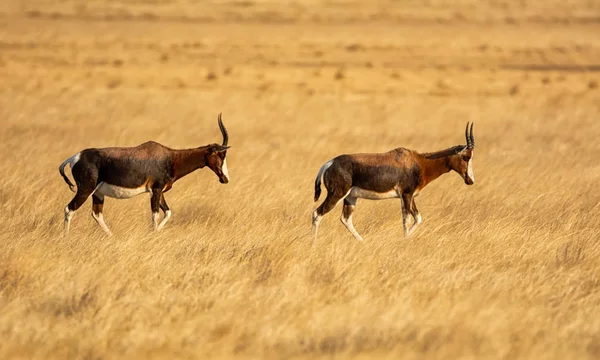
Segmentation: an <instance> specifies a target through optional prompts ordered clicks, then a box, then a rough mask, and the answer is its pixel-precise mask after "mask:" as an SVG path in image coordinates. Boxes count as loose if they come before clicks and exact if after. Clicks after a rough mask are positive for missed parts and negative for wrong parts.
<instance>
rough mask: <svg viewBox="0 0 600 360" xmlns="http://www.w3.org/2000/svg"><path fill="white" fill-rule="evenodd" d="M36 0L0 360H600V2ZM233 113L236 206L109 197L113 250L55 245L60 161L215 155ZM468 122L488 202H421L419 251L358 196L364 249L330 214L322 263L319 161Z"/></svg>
mask: <svg viewBox="0 0 600 360" xmlns="http://www.w3.org/2000/svg"><path fill="white" fill-rule="evenodd" d="M28 3H29V4H28V5H27V6H24V5H23V6H22V5H19V2H16V1H13V2H11V1H9V2H6V3H4V5H3V6H4V7H3V8H2V9H1V10H2V13H3V14H4V15H2V17H1V21H0V47H1V50H0V81H1V83H2V84H3V86H1V87H0V119H1V122H2V126H1V127H0V173H1V174H2V179H1V184H2V185H1V186H0V213H1V214H2V218H3V225H2V232H1V233H0V358H3V359H9V358H40V359H48V358H61V359H64V358H89V359H100V358H167V357H169V358H171V357H177V358H206V357H225V358H228V357H251V358H291V357H298V358H321V357H337V358H345V357H354V358H361V357H362V358H373V357H384V358H394V359H395V358H422V357H428V358H444V359H449V358H459V357H461V358H510V359H512V358H536V359H540V358H557V359H564V358H571V359H584V358H598V357H599V356H600V315H599V314H600V278H599V274H598V269H599V268H600V245H599V240H600V239H599V238H598V233H599V231H600V193H599V192H598V184H599V183H600V182H599V180H600V164H599V163H598V156H597V155H598V153H599V152H600V143H599V142H598V138H600V125H599V118H600V117H599V115H600V91H599V90H598V88H597V86H591V85H590V84H597V83H598V82H599V81H600V76H599V75H598V74H599V73H598V72H597V70H595V69H596V68H595V67H594V66H597V65H598V64H596V63H594V61H595V60H597V59H598V55H599V54H600V41H599V40H598V37H597V35H596V34H598V33H599V32H598V30H599V27H598V25H597V22H596V21H595V20H594V19H597V18H598V12H599V9H598V7H597V6H595V5H594V4H593V2H586V1H581V2H576V1H571V2H560V4H558V3H557V4H558V5H557V6H559V7H558V9H559V10H560V11H559V10H554V11H555V12H557V13H560V19H563V20H564V19H567V20H568V19H573V21H571V22H569V21H563V20H561V21H559V20H560V19H558V20H556V18H553V17H552V16H550V15H548V14H552V11H550V12H547V11H543V8H542V7H540V6H539V5H536V3H535V2H531V1H522V2H520V4H521V5H520V7H519V6H514V5H513V4H512V3H510V2H507V3H503V2H500V1H498V2H489V3H484V4H483V3H482V2H474V1H473V2H470V1H466V0H465V1H455V2H444V1H428V2H426V3H425V5H418V3H416V2H415V3H412V2H411V3H408V4H404V5H403V6H399V5H395V6H394V7H392V8H390V9H392V10H390V11H389V12H386V11H383V10H385V9H387V8H386V4H388V5H389V3H388V2H383V1H381V2H373V3H369V4H375V5H372V6H367V5H365V4H362V3H360V2H354V3H353V4H350V5H351V6H350V5H348V4H345V6H343V5H344V2H343V1H339V2H327V3H325V4H316V2H314V3H313V2H310V1H308V0H306V1H298V2H295V3H293V2H289V3H287V5H285V6H277V2H274V1H256V2H252V1H248V2H243V1H237V2H236V1H227V2H226V1H223V2H218V3H219V4H217V5H215V7H210V9H211V10H210V13H208V14H209V15H210V16H208V15H207V19H206V21H201V15H202V11H201V9H203V8H202V6H206V9H208V8H209V6H208V5H206V4H201V5H198V6H199V7H194V6H193V4H192V3H191V2H181V3H177V2H168V1H164V2H159V1H157V2H156V4H155V5H143V4H144V2H139V3H136V2H133V1H131V2H129V3H127V2H124V1H110V2H106V4H105V5H102V4H103V3H101V2H98V1H96V2H91V1H90V2H89V4H88V7H85V8H82V7H78V5H77V4H75V3H74V2H69V1H63V2H56V4H42V3H39V4H38V3H36V2H28ZM207 3H208V2H207ZM392 3H394V2H392ZM294 4H295V5H294ZM361 4H362V5H361ZM394 4H395V3H394ZM502 4H505V5H506V6H504V5H502ZM507 4H508V5H507ZM359 5H361V6H363V7H361V6H359ZM103 6H104V7H103ZM594 6H595V7H594ZM456 8H458V9H460V11H461V14H462V15H461V16H458V15H456V11H455V10H453V9H456ZM114 9H121V10H122V9H125V10H127V11H129V12H130V13H131V14H138V13H139V14H141V15H140V16H138V17H135V16H129V17H127V16H122V17H117V18H115V17H114V16H113V17H105V16H106V14H107V12H110V11H114ZM194 9H195V10H194ZM198 9H200V10H198ZM335 9H341V10H340V11H339V13H338V12H337V11H336V10H335ZM382 9H383V10H382ZM519 9H521V10H523V11H518V10H519ZM540 9H542V10H540ZM561 9H562V10H561ZM565 9H567V10H569V11H565ZM342 10H343V11H342ZM376 10H377V11H379V13H380V14H381V13H388V14H389V16H388V17H383V18H381V17H380V18H378V17H376V16H373V15H372V13H377V11H376ZM44 11H46V12H47V16H46V15H44V13H43V12H44ZM123 11H124V10H123ZM123 11H121V12H122V13H123ZM273 11H275V15H273ZM48 14H49V15H48ZM53 14H54V15H53ZM61 14H62V15H61ZM144 14H145V15H144ZM236 14H237V15H236ZM265 14H271V16H272V18H269V17H268V16H267V15H265ZM277 14H279V15H277ZM281 14H283V15H281ZM319 14H322V17H321V18H319V16H318V15H319ZM353 14H354V15H353ZM369 14H371V15H369ZM402 14H404V15H402ZM406 14H409V15H411V16H412V17H413V18H414V19H417V20H418V19H422V20H423V22H422V23H421V22H419V21H417V20H414V22H411V23H402V24H396V23H394V22H393V21H394V19H395V18H394V16H401V15H402V16H405V15H406ZM486 14H494V17H493V19H491V20H489V21H491V23H493V24H495V25H494V26H488V25H486V24H485V20H486V19H487V17H486V16H485V15H486ZM502 14H504V15H502ZM506 14H509V15H510V14H513V16H516V17H517V18H516V20H515V19H513V20H514V21H497V20H498V19H502V18H503V17H502V16H505V15H506ZM515 14H517V15H515ZM536 14H538V15H539V16H537V17H536ZM163 15H164V18H163ZM184 15H185V16H188V17H189V18H187V20H186V18H185V17H184ZM196 15H198V16H197V17H194V16H196ZM284 15H285V16H284ZM525 15H527V16H525ZM261 16H262V17H261ZM278 16H279V17H278ZM336 16H337V17H336ZM199 17H200V18H199ZM273 17H274V18H273ZM282 17H283V18H291V19H300V20H301V21H299V22H298V23H294V22H289V21H287V22H286V21H280V22H278V21H274V20H273V19H275V20H277V19H279V20H281V18H282ZM81 18H84V19H86V20H85V21H82V20H80V19H81ZM191 18H195V19H196V20H190V19H191ZM329 18H335V19H338V20H339V21H338V22H333V23H328V21H325V20H327V19H329ZM198 19H200V20H198ZM232 19H233V20H236V21H242V22H243V21H248V23H233V22H231V21H232ZM319 19H321V20H323V19H325V20H323V21H320V20H319ZM431 19H437V20H439V21H437V20H436V21H430V20H431ZM444 19H454V20H453V21H450V22H447V21H442V20H444ZM494 19H495V20H494ZM553 19H554V20H556V21H554V20H553ZM582 19H584V20H585V19H587V20H585V21H583V20H582ZM517 20H518V21H517ZM545 21H547V22H545ZM548 22H549V23H548ZM220 111H222V112H223V114H224V120H225V123H226V125H227V126H228V128H229V131H230V135H231V139H230V143H231V145H232V146H233V147H232V149H231V150H230V152H229V154H228V163H229V169H230V174H231V177H232V181H231V182H230V183H229V184H228V185H221V184H219V183H218V181H217V178H216V176H215V175H214V174H212V173H211V172H210V171H209V170H201V171H198V172H196V173H193V174H191V175H189V176H188V177H186V178H184V179H183V180H181V181H180V182H178V183H177V184H176V185H175V187H174V188H173V190H171V191H170V192H169V193H167V201H168V202H169V204H170V206H171V208H172V210H173V218H172V219H171V221H170V222H169V224H168V225H167V226H166V228H165V230H164V231H163V232H160V233H152V232H150V208H149V199H148V198H147V197H145V196H140V197H138V198H134V199H131V200H127V201H119V200H111V199H108V200H107V203H106V206H105V217H106V221H107V223H108V225H109V227H110V228H111V229H112V230H113V232H114V233H115V234H116V235H115V236H114V237H112V238H106V237H105V236H104V235H103V233H102V231H101V230H100V229H99V227H98V226H97V225H96V224H95V223H94V221H93V220H92V219H91V217H90V216H89V213H90V208H91V205H90V204H89V203H86V204H85V205H84V207H83V208H82V209H81V210H80V211H79V212H77V213H76V214H75V217H74V223H73V227H72V234H71V236H70V237H69V238H64V237H63V236H62V233H61V225H62V209H63V207H64V206H65V204H66V203H67V202H68V201H69V200H70V198H71V196H72V193H71V192H70V191H69V190H68V188H67V186H66V185H65V184H64V182H63V181H62V179H61V178H60V176H59V174H58V171H57V167H58V165H59V164H60V163H61V162H62V160H64V159H65V158H66V157H68V156H70V155H72V154H74V153H75V152H77V151H79V150H81V149H82V148H86V147H103V146H115V145H118V146H128V145H136V144H139V143H141V142H143V141H146V140H149V139H153V140H156V141H160V142H162V143H164V144H166V145H169V146H172V147H179V148H183V147H192V146H198V145H203V144H206V143H209V142H213V141H218V140H219V132H218V128H217V125H216V114H217V113H218V112H220ZM467 121H475V123H476V125H475V132H476V140H477V150H476V156H475V177H476V184H475V186H472V187H467V186H465V185H464V184H463V182H462V180H461V179H460V178H459V177H458V176H457V175H456V174H448V175H444V176H443V177H442V178H440V179H439V180H437V181H435V182H434V183H432V184H431V185H430V186H429V187H428V188H427V189H426V190H425V191H424V192H423V193H422V194H421V195H420V196H419V197H418V198H417V202H418V205H419V208H420V210H421V212H422V214H423V217H424V220H425V221H424V223H423V224H422V225H421V226H420V228H419V229H418V231H417V233H416V234H415V235H414V236H413V237H411V238H408V239H405V238H403V237H402V226H401V220H400V217H401V215H400V205H399V203H398V201H397V200H395V201H394V200H387V201H379V202H374V201H364V200H363V201H359V204H358V207H357V211H356V213H355V225H356V227H357V229H358V231H359V232H361V234H362V235H363V236H364V237H365V239H366V243H365V244H359V243H358V242H356V241H355V240H354V239H353V238H352V236H351V235H350V234H349V233H348V232H347V231H346V230H345V228H344V227H343V226H342V225H341V224H340V223H339V220H338V218H339V214H340V211H341V209H340V208H339V207H338V208H336V209H335V210H334V211H333V212H332V213H330V214H329V215H328V216H326V217H325V218H324V220H323V221H322V223H321V227H320V237H319V239H318V241H317V242H316V243H313V242H312V239H311V236H310V213H311V212H312V210H313V207H314V206H315V205H314V204H313V203H312V197H313V181H314V176H315V175H316V172H317V170H318V169H319V167H320V166H321V165H322V164H323V163H324V162H325V161H327V160H328V159H330V158H331V157H333V156H335V155H337V154H340V153H348V152H365V151H369V152H376V151H387V150H389V149H391V148H394V147H397V146H406V147H409V148H414V149H417V150H422V151H428V150H436V149H441V148H445V147H448V146H451V145H456V144H459V143H462V142H463V141H464V138H463V135H462V130H463V126H464V124H465V123H466V122H467Z"/></svg>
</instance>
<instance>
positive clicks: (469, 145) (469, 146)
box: [465, 122, 473, 149]
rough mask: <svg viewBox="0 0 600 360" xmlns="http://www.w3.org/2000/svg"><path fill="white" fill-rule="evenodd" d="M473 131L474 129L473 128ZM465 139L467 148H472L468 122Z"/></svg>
mask: <svg viewBox="0 0 600 360" xmlns="http://www.w3.org/2000/svg"><path fill="white" fill-rule="evenodd" d="M471 129H473V128H471ZM465 139H466V140H467V148H469V149H470V148H472V146H471V138H470V137H469V122H467V127H466V128H465Z"/></svg>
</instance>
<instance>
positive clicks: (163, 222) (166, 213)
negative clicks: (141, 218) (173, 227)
mask: <svg viewBox="0 0 600 360" xmlns="http://www.w3.org/2000/svg"><path fill="white" fill-rule="evenodd" d="M152 218H153V219H154V215H153V217H152ZM170 218H171V210H167V211H165V217H164V218H163V219H162V221H161V222H160V224H158V227H156V231H158V230H160V229H162V228H163V226H165V224H166V223H167V221H169V219H170Z"/></svg>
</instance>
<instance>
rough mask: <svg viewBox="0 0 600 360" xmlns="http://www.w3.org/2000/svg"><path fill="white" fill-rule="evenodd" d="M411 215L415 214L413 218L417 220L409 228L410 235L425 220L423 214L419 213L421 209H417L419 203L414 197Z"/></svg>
mask: <svg viewBox="0 0 600 360" xmlns="http://www.w3.org/2000/svg"><path fill="white" fill-rule="evenodd" d="M411 215H412V216H413V219H414V220H415V222H414V223H413V224H412V226H411V227H410V229H409V230H408V234H409V235H410V234H412V233H413V232H414V231H415V230H416V229H417V226H419V224H420V223H422V222H423V218H422V217H421V214H419V209H417V204H415V198H414V197H413V199H412V206H411Z"/></svg>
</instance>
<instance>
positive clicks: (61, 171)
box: [58, 153, 80, 192]
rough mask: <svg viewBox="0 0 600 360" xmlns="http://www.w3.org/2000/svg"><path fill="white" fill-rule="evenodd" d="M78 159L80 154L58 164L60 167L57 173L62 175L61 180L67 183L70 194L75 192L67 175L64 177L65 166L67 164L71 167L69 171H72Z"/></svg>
mask: <svg viewBox="0 0 600 360" xmlns="http://www.w3.org/2000/svg"><path fill="white" fill-rule="evenodd" d="M79 157H80V153H77V154H75V155H73V156H71V157H70V158H68V159H67V160H65V161H63V163H62V164H60V166H59V167H58V171H60V174H61V175H62V177H63V179H65V182H66V183H67V185H69V189H71V191H72V192H76V191H75V185H73V183H72V182H71V180H69V178H68V177H67V175H65V166H67V164H69V166H71V170H72V169H73V165H75V163H76V162H77V161H79Z"/></svg>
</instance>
